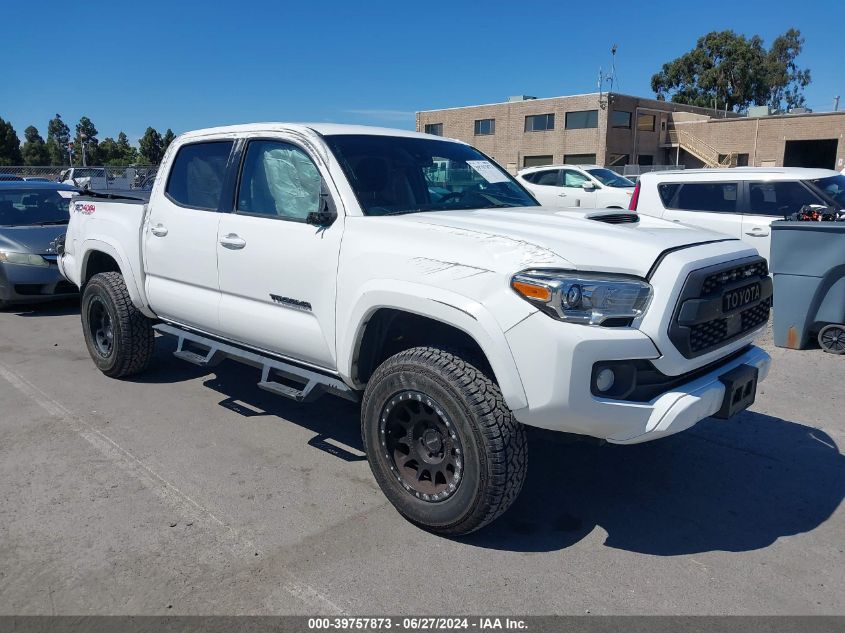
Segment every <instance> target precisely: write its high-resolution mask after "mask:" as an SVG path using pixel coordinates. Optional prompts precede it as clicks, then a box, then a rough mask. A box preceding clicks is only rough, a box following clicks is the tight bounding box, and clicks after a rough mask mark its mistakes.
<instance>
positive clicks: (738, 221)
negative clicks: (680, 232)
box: [629, 167, 845, 259]
mask: <svg viewBox="0 0 845 633" xmlns="http://www.w3.org/2000/svg"><path fill="white" fill-rule="evenodd" d="M807 204H819V205H825V206H829V207H835V208H837V209H843V208H845V175H842V174H840V173H839V172H836V171H833V170H831V169H809V168H803V167H734V168H731V169H684V170H679V171H661V172H650V173H647V174H643V175H642V176H641V177H640V180H639V182H638V183H637V189H636V191H635V192H634V195H633V197H632V198H631V205H630V207H629V208H630V209H631V210H636V211H637V212H638V213H641V214H643V215H652V216H655V217H658V218H663V219H664V220H672V221H673V222H682V223H684V224H691V225H693V226H699V227H702V228H705V229H710V230H712V231H718V232H720V233H726V234H728V235H730V236H732V237H737V238H739V239H741V240H743V241H744V242H747V243H748V244H750V245H752V246H754V247H755V248H756V249H757V250H758V251H759V252H760V254H761V255H762V256H763V257H765V258H766V259H768V258H769V252H770V235H769V233H770V228H769V225H770V224H771V223H772V222H774V221H775V220H783V219H784V218H785V217H787V216H789V215H791V214H793V213H795V212H797V211H799V210H800V209H801V207H803V206H804V205H807Z"/></svg>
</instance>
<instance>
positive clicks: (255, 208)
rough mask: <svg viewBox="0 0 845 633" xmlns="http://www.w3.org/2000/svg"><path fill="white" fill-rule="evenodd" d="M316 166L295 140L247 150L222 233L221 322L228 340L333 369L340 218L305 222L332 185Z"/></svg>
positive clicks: (264, 142) (260, 143)
mask: <svg viewBox="0 0 845 633" xmlns="http://www.w3.org/2000/svg"><path fill="white" fill-rule="evenodd" d="M318 163H320V164H321V165H322V162H321V161H318V160H315V158H314V157H313V156H311V155H310V154H309V153H308V152H307V151H306V150H305V149H304V148H303V147H301V146H299V145H298V144H296V143H295V142H294V141H293V140H286V139H282V138H269V139H252V140H250V141H249V142H248V144H247V146H246V149H245V152H244V158H243V161H242V166H241V169H240V179H239V183H238V187H237V195H236V197H235V200H236V202H235V209H234V211H233V212H232V213H228V214H225V215H223V216H222V217H221V221H220V227H219V234H218V244H217V258H218V262H219V264H218V265H219V269H220V290H221V293H222V298H221V304H220V321H221V328H222V330H223V331H224V332H226V336H227V337H229V338H232V339H235V340H237V341H240V342H243V343H246V344H248V345H251V346H253V347H258V348H261V349H263V350H267V351H270V352H274V353H277V354H282V355H285V356H289V357H293V358H295V359H298V360H301V361H306V362H309V363H312V364H315V365H318V366H320V367H323V368H326V369H334V368H335V367H336V366H337V363H336V360H335V353H334V348H335V296H336V284H337V264H338V257H339V255H340V239H341V235H342V234H343V214H342V213H340V214H339V217H338V218H337V219H336V220H335V221H334V222H333V223H332V224H331V225H329V226H314V225H312V224H308V223H307V222H306V218H307V217H308V214H309V213H312V212H317V211H318V209H319V206H320V203H321V191H322V187H323V186H324V179H325V181H326V183H327V182H328V172H327V171H326V172H325V173H321V168H320V167H318V166H317V165H318ZM326 194H327V195H329V194H328V190H327V191H326Z"/></svg>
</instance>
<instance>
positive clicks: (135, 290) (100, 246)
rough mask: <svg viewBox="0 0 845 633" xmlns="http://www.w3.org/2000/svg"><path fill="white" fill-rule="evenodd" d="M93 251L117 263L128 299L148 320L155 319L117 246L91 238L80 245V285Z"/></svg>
mask: <svg viewBox="0 0 845 633" xmlns="http://www.w3.org/2000/svg"><path fill="white" fill-rule="evenodd" d="M95 251H97V252H101V253H105V254H106V255H108V256H109V257H111V258H112V259H113V260H114V261H116V262H117V266H118V268H120V274H121V275H123V280H124V281H125V282H126V289H127V291H129V298H130V299H131V300H132V303H133V304H134V305H135V307H137V308H138V309H139V310H140V311H141V312H142V313H144V315H146V316H148V317H150V318H156V315H155V314H154V313H153V312H152V311H151V310H150V308H149V306H148V305H147V301H146V296H145V294H144V293H143V292H142V290H141V286H140V285H139V283H138V278H137V275H136V274H135V271H134V270H132V266H131V265H130V263H129V260H128V258H127V257H126V256H125V255H124V253H123V251H122V250H121V249H120V247H119V246H116V245H114V244H112V243H111V242H107V241H105V240H102V239H100V238H99V237H93V238H88V239H86V240H85V241H84V242H83V243H82V262H81V265H80V268H79V270H80V274H79V281H80V284H81V283H82V280H83V279H85V277H86V273H87V270H88V262H89V260H90V259H91V254H92V253H94V252H95Z"/></svg>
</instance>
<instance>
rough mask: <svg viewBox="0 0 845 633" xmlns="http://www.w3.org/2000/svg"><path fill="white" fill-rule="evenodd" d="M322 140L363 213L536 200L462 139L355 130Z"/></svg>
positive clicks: (505, 204)
mask: <svg viewBox="0 0 845 633" xmlns="http://www.w3.org/2000/svg"><path fill="white" fill-rule="evenodd" d="M326 142H327V143H328V145H329V147H330V148H331V150H332V152H333V153H334V155H335V157H336V158H337V160H338V162H339V163H340V165H341V167H342V168H343V171H344V173H345V174H346V177H347V179H348V180H349V183H350V184H351V185H352V189H353V190H354V191H355V195H356V196H357V198H358V202H359V203H360V204H361V208H362V209H363V210H364V214H365V215H397V214H400V213H419V212H422V211H446V210H455V209H490V208H496V207H536V206H538V203H537V201H536V200H534V198H532V197H531V196H530V195H529V194H528V193H527V192H526V191H525V190H524V189H523V188H522V187H521V186H520V185H518V184H517V183H516V182H515V181H514V179H513V178H511V176H510V175H509V174H507V173H506V172H505V171H503V170H502V169H501V168H500V167H499V166H497V165H495V164H493V163H492V162H490V160H489V159H488V158H487V157H485V156H484V155H483V154H482V153H481V152H479V151H478V150H476V149H473V148H472V147H470V146H469V145H464V144H463V143H455V142H453V141H445V140H444V141H441V140H434V139H425V138H410V137H401V136H375V135H358V134H350V135H343V134H342V135H336V136H327V137H326Z"/></svg>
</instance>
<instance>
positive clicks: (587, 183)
mask: <svg viewBox="0 0 845 633" xmlns="http://www.w3.org/2000/svg"><path fill="white" fill-rule="evenodd" d="M581 188H582V189H583V190H584V191H592V190H593V189H596V183H594V182H591V181H589V180H585V181H584V182H582V183H581Z"/></svg>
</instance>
